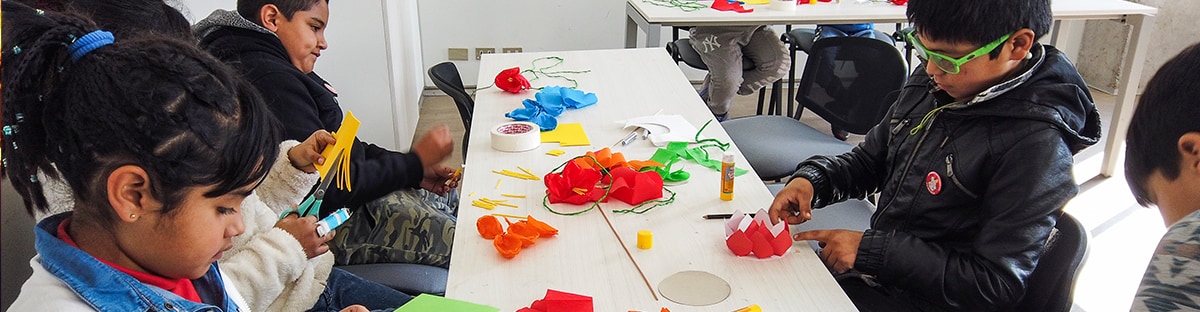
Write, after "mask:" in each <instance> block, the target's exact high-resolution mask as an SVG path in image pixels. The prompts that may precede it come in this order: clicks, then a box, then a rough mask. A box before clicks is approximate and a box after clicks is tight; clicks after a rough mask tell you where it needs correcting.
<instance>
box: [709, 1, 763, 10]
mask: <svg viewBox="0 0 1200 312" xmlns="http://www.w3.org/2000/svg"><path fill="white" fill-rule="evenodd" d="M712 8H713V10H717V11H734V12H738V13H750V12H754V9H747V8H745V7H743V6H742V3H740V2H737V1H733V2H730V1H727V0H713V3H712Z"/></svg>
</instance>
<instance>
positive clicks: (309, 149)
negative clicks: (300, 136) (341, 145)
mask: <svg viewBox="0 0 1200 312" xmlns="http://www.w3.org/2000/svg"><path fill="white" fill-rule="evenodd" d="M336 141H337V140H336V139H334V138H333V135H331V134H329V131H325V130H317V131H315V132H313V134H312V135H310V136H308V138H307V139H304V142H300V145H296V146H295V147H292V149H289V150H288V152H287V154H288V160H289V161H291V162H292V167H296V169H300V170H301V171H304V172H308V173H313V172H315V171H317V167H316V166H315V165H323V164H325V158H324V157H321V151H323V150H325V146H328V145H333V143H335V142H336Z"/></svg>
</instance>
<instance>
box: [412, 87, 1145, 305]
mask: <svg viewBox="0 0 1200 312" xmlns="http://www.w3.org/2000/svg"><path fill="white" fill-rule="evenodd" d="M1093 96H1094V97H1095V99H1096V102H1097V106H1098V107H1099V109H1100V112H1101V115H1102V116H1103V118H1104V119H1103V120H1102V121H1103V123H1104V126H1105V127H1106V129H1105V131H1104V133H1105V135H1107V133H1108V129H1107V127H1108V124H1109V121H1110V120H1109V119H1108V118H1109V116H1111V113H1112V110H1113V105H1114V100H1115V98H1114V97H1113V96H1110V95H1106V94H1103V93H1100V92H1098V91H1093ZM422 101H423V102H422V107H421V119H420V122H419V124H418V126H417V128H418V130H417V134H418V135H420V134H422V133H424V131H425V130H426V129H429V128H430V127H432V125H435V124H443V123H444V124H448V125H450V126H451V130H452V131H454V134H455V138H456V140H457V138H461V137H462V131H463V130H462V122H461V121H460V120H459V118H458V112H457V111H456V110H455V108H454V103H453V101H451V100H450V98H449V97H446V96H426V97H425V98H424V99H423V100H422ZM756 101H757V97H756V96H745V97H739V98H738V99H737V100H736V101H735V104H734V110H733V111H732V112H731V116H733V117H736V116H744V115H749V114H753V113H754V110H755V108H756V105H757V103H756ZM801 120H802V121H803V122H805V123H808V124H810V125H813V127H815V128H817V129H821V130H822V131H826V132H828V131H829V124H828V123H825V122H824V121H823V120H821V119H819V118H818V117H816V116H815V114H811V113H806V114H804V118H802V119H801ZM861 140H862V137H861V136H854V135H851V137H850V139H849V141H851V142H857V141H861ZM457 143H459V142H456V144H457ZM1103 144H1104V142H1103V141H1102V142H1100V143H1098V144H1097V145H1096V146H1094V147H1091V148H1089V149H1087V150H1084V151H1083V152H1081V153H1080V154H1079V155H1077V156H1076V167H1077V170H1076V172H1077V175H1076V179H1077V180H1078V181H1079V182H1080V184H1081V185H1080V193H1079V195H1078V196H1077V197H1076V198H1075V199H1074V200H1072V201H1071V202H1070V203H1068V204H1067V207H1066V208H1065V209H1066V211H1067V212H1068V213H1070V214H1071V215H1073V216H1075V217H1076V218H1078V219H1079V220H1080V221H1081V222H1082V223H1083V224H1084V226H1085V227H1086V228H1087V229H1088V230H1089V231H1090V234H1091V240H1090V246H1089V250H1088V258H1087V260H1086V262H1085V263H1084V266H1083V268H1082V270H1081V271H1080V274H1079V278H1078V280H1077V281H1076V283H1075V285H1076V286H1075V306H1074V308H1073V309H1072V310H1073V311H1122V310H1128V309H1129V305H1130V303H1131V302H1132V300H1133V293H1134V291H1135V290H1136V289H1137V285H1138V283H1139V281H1140V280H1141V276H1142V272H1143V271H1145V269H1146V264H1147V263H1148V261H1149V260H1150V253H1151V252H1152V251H1153V250H1154V247H1155V245H1156V244H1157V242H1158V239H1159V237H1161V236H1162V234H1163V232H1164V231H1165V227H1164V226H1163V224H1162V219H1161V218H1160V217H1159V214H1158V211H1157V210H1156V209H1154V208H1143V207H1141V206H1138V205H1137V204H1136V202H1135V201H1134V200H1133V196H1132V195H1131V194H1130V192H1129V188H1128V187H1127V186H1126V184H1125V178H1124V176H1123V175H1122V174H1121V173H1118V175H1116V176H1114V177H1111V178H1098V177H1095V178H1094V176H1095V173H1094V172H1098V170H1099V166H1100V164H1099V163H1100V155H1099V154H1100V149H1101V148H1102V146H1103ZM459 151H461V149H460V148H458V147H457V146H456V148H455V154H454V155H453V156H452V158H451V160H449V162H451V163H452V164H451V165H457V164H458V163H461V162H462V156H461V155H460V153H459Z"/></svg>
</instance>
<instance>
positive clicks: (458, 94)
mask: <svg viewBox="0 0 1200 312" xmlns="http://www.w3.org/2000/svg"><path fill="white" fill-rule="evenodd" d="M429 78H430V79H432V80H433V85H435V86H437V88H438V89H439V90H442V92H445V93H446V95H449V96H450V98H452V99H454V105H455V106H457V107H458V117H459V118H462V123H463V128H465V129H466V130H467V131H466V132H464V133H463V141H462V142H463V143H462V149H463V151H462V152H463V158H466V157H467V143H468V142H467V138H469V137H471V116H472V115H471V114H473V112H474V111H475V100H474V99H472V98H471V95H470V94H467V89H466V87H464V86H463V82H462V76H459V74H458V67H457V66H454V63H453V62H442V63H438V64H437V65H433V67H430V68H429Z"/></svg>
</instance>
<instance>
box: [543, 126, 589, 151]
mask: <svg viewBox="0 0 1200 312" xmlns="http://www.w3.org/2000/svg"><path fill="white" fill-rule="evenodd" d="M554 142H558V145H561V146H587V145H592V142H591V141H588V137H587V133H584V132H583V125H582V124H579V123H569V124H559V125H558V127H557V128H555V129H554V130H551V131H543V132H542V143H554Z"/></svg>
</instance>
